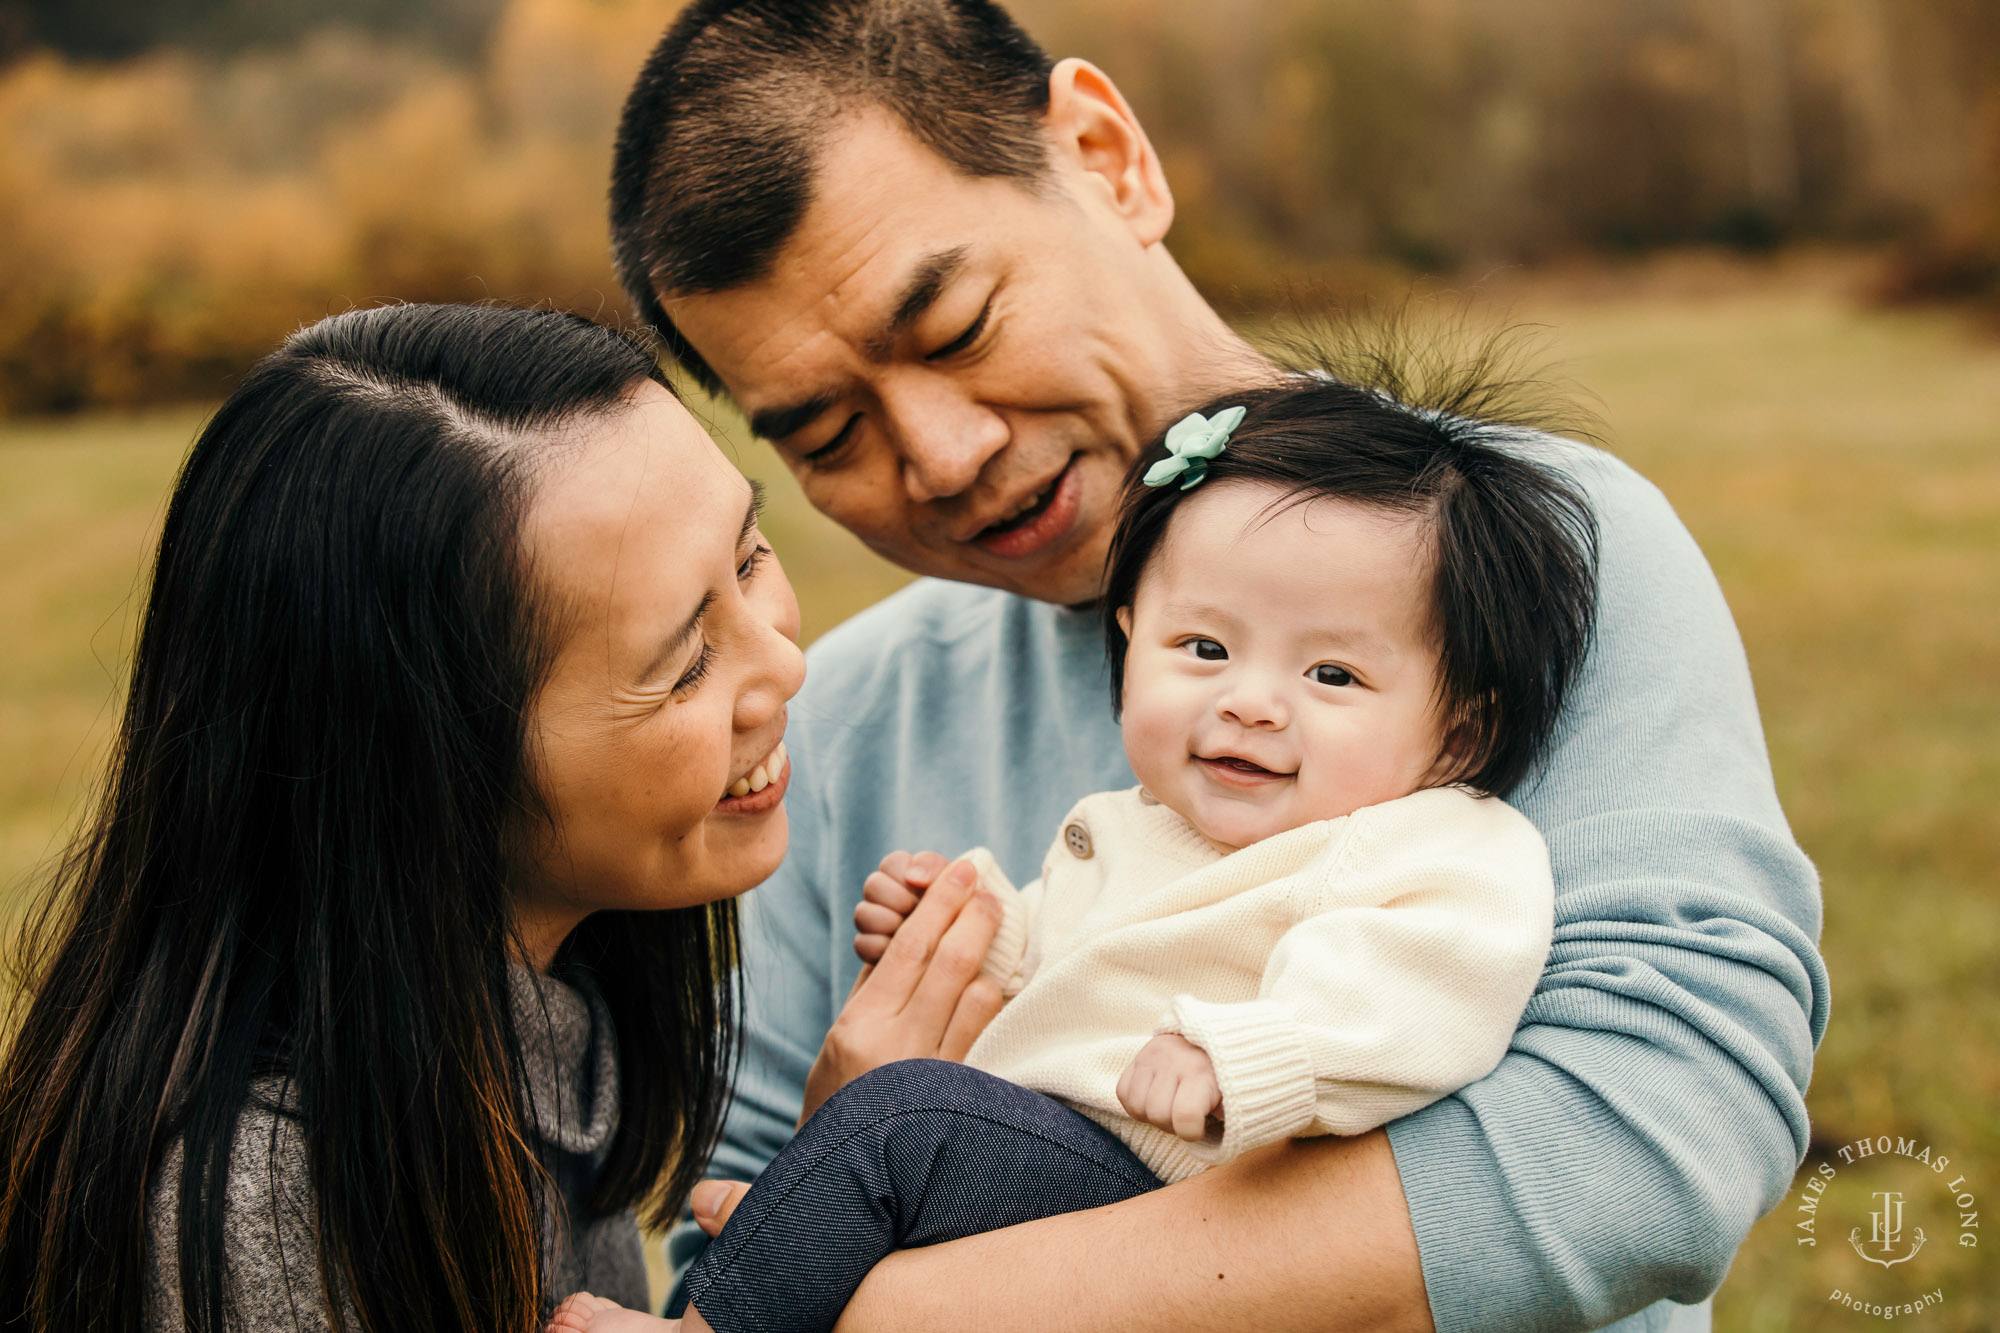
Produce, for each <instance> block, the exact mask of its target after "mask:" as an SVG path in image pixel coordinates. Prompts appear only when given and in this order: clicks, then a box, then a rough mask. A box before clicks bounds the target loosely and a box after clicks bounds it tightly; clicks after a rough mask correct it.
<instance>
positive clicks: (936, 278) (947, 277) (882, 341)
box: [861, 245, 966, 361]
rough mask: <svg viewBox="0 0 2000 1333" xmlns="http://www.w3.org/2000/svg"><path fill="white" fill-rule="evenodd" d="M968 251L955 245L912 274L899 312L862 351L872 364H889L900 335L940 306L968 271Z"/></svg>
mask: <svg viewBox="0 0 2000 1333" xmlns="http://www.w3.org/2000/svg"><path fill="white" fill-rule="evenodd" d="M965 258H966V248H965V247H964V246H962V245H955V246H953V247H952V248H951V249H949V250H940V251H938V252H937V253H936V254H934V255H928V256H926V257H925V258H924V261H923V262H922V263H920V264H918V265H917V267H916V270H915V271H914V272H912V273H911V274H910V280H909V281H908V282H906V283H904V284H903V293H902V295H901V296H899V297H897V298H896V308H895V310H894V311H892V312H891V313H890V315H889V323H888V324H887V325H886V326H885V327H884V328H883V330H882V332H880V333H878V334H876V335H875V336H874V337H872V338H870V339H869V340H868V341H867V342H866V343H865V344H863V346H862V349H861V350H862V351H863V352H864V353H865V354H866V355H867V357H868V359H869V360H871V361H886V360H887V359H888V357H889V352H890V349H891V348H893V347H894V346H895V342H896V335H897V334H899V333H901V332H902V331H903V330H905V329H907V328H909V327H910V325H912V324H914V323H916V322H917V317H918V316H920V315H922V314H923V313H924V311H926V310H929V309H930V308H931V307H932V306H933V305H936V304H937V299H938V297H940V296H942V295H943V294H944V289H945V285H946V284H947V283H949V282H950V281H951V280H952V279H953V278H955V277H957V276H958V271H959V270H960V269H962V268H964V267H965Z"/></svg>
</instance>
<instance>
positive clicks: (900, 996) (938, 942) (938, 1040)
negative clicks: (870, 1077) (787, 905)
mask: <svg viewBox="0 0 2000 1333" xmlns="http://www.w3.org/2000/svg"><path fill="white" fill-rule="evenodd" d="M978 884H979V877H978V876H977V875H976V874H974V873H973V870H972V867H971V866H969V865H966V864H964V863H963V862H958V863H955V864H953V865H951V866H950V867H948V868H946V869H945V871H944V872H943V873H942V874H940V875H939V876H938V878H937V880H936V881H935V882H934V883H932V884H931V885H930V886H929V887H928V888H927V889H925V891H924V894H923V897H922V899H921V900H920V901H919V902H917V904H916V905H915V907H914V908H912V909H911V911H910V913H909V915H908V916H907V917H906V918H904V919H903V921H902V923H901V925H900V926H899V928H898V929H897V930H896V932H895V934H894V935H893V936H892V937H891V938H890V939H889V943H888V945H887V946H886V947H885V948H884V949H883V952H882V961H881V962H879V963H875V964H872V965H870V966H867V967H864V968H862V969H861V975H860V976H858V977H856V978H855V980H854V989H853V990H852V991H850V992H848V996H847V1004H846V1005H845V1006H844V1007H842V1009H841V1011H840V1016H839V1017H838V1018H836V1019H834V1020H833V1027H832V1029H831V1030H830V1031H829V1032H828V1033H827V1034H826V1041H825V1042H824V1043H823V1044H822V1045H821V1046H820V1048H819V1059H817V1060H815V1061H814V1062H813V1067H812V1073H811V1074H809V1075H807V1077H806V1089H805V1104H804V1107H803V1108H802V1109H801V1110H800V1112H799V1123H800V1124H801V1125H803V1124H804V1123H805V1122H806V1121H807V1120H809V1119H811V1118H812V1113H813V1112H814V1111H817V1110H818V1109H819V1107H820V1103H822V1102H824V1101H825V1100H826V1099H827V1098H828V1097H831V1096H832V1095H833V1094H834V1093H836V1092H838V1091H839V1090H840V1089H841V1088H842V1087H844V1086H845V1085H846V1084H847V1083H849V1082H850V1081H852V1080H853V1079H856V1078H859V1077H860V1076H861V1075H863V1074H865V1073H867V1072H868V1071H869V1070H871V1069H875V1068H877V1067H879V1066H881V1065H886V1064H892V1063H894V1062H895V1061H897V1060H918V1059H932V1060H963V1059H964V1058H965V1053H966V1052H967V1051H969V1050H971V1049H972V1042H973V1039H974V1038H976V1037H977V1036H978V1035H979V1034H980V1033H981V1032H982V1031H984V1030H985V1028H986V1025H987V1024H988V1023H990V1022H992V1021H993V1016H994V1015H995V1014H997V1013H999V1012H1000V988H999V987H998V986H997V985H995V984H994V983H993V982H992V981H991V980H989V979H988V978H985V977H982V976H980V974H979V969H980V965H981V964H982V963H984V962H985V961H986V950H987V947H988V946H989V945H991V944H992V943H993V934H994V932H995V931H997V930H998V929H999V928H1000V904H999V903H997V902H995V901H994V900H993V899H992V897H990V896H989V895H987V894H984V893H980V892H979V891H978Z"/></svg>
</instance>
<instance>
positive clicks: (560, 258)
mask: <svg viewBox="0 0 2000 1333" xmlns="http://www.w3.org/2000/svg"><path fill="white" fill-rule="evenodd" d="M675 8H677V6H676V5H674V4H671V3H662V2H661V0H518V2H517V3H515V4H514V5H512V6H511V7H510V8H509V10H508V11H507V13H506V15H505V16H504V18H503V19H502V21H501V23H500V24H499V26H498V28H497V30H496V32H495V34H494V36H493V39H492V43H491V46H490V48H489V50H488V52H487V54H486V59H485V60H484V61H483V63H482V65H481V66H480V67H478V68H470V69H468V68H464V67H461V66H455V65H451V64H448V63H445V62H443V61H440V60H437V59H435V58H430V57H425V56H423V55H420V54H417V53H415V52H413V51H411V50H408V49H405V48H401V47H398V46H395V45H393V44H390V43H386V42H383V41H380V40H372V39H368V38H363V37H359V36H355V35H352V34H344V33H338V32H333V33H325V34H321V35H319V36H316V37H314V38H311V39H309V40H308V41H306V42H305V43H303V44H301V45H300V46H299V47H298V48H297V49H295V50H291V51H282V52H256V53H249V54H245V55H240V56H237V57H233V58H230V59H227V60H215V59H202V58H198V57H194V56H189V55H184V54H174V53H163V54H157V55H152V56H148V57H145V58H143V59H139V60H135V61H131V62H127V63H125V64H122V65H117V66H113V67H108V68H107V67H90V66H81V65H70V64H66V63H64V62H62V61H60V60H58V59H56V58H54V57H50V56H40V57H36V58H34V59H31V60H28V61H26V62H23V63H21V64H19V65H16V66H15V67H13V68H12V69H10V70H8V71H6V72H5V74H4V75H0V413H7V412H22V411H46V410H62V409H67V408H72V407H78V406H83V405H86V404H130V403H139V402H146V401H155V400H161V399H174V398H190V397H192V398H210V397H214V396H217V395H219V394H220V393H221V392H223V391H224V390H225V389H226V388H227V387H228V383H229V380H230V378H231V377H232V376H233V375H234V374H237V373H240V372H241V370H242V368H243V367H244V366H246V365H247V364H248V363H249V362H250V361H252V360H254V359H255V358H256V357H257V356H259V355H261V354H262V353H264V352H265V351H268V350H269V349H270V348H271V347H272V346H273V345H274V344H275V343H276V342H277V340H278V339H280V338H281V337H283V336H284V335H285V334H286V333H287V332H289V331H290V330H291V329H293V328H296V327H297V326H298V325H300V324H302V323H305V322H308V321H311V320H313V319H316V318H318V317H319V316H321V315H324V314H326V313H328V312H329V311H332V310H338V309H343V308H346V307H348V306H352V305H365V304H370V303H373V302H376V301H380V300H384V299H404V300H479V299H483V298H488V297H492V298H504V299H509V300H530V301H547V302H552V303H554V304H558V305H564V306H568V307H573V308H578V309H582V310H585V311H588V312H590V313H593V314H599V315H615V314H618V313H620V312H621V311H622V300H621V298H620V296H619V294H618V291H617V285H616V283H615V281H614V280H613V278H612V274H611V270H610V264H609V260H608V257H607V253H606V242H605V224H604V215H603V199H604V191H605V183H606V180H607V178H608V173H609V163H610V146H611V136H612V130H613V127H614V126H615V124H616V119H617V113H618V107H619V104H620V102H621V101H622V99H623V96H624V92H625V89H626V87H627V86H628V85H629V84H630V82H631V80H632V77H633V76H634V74H635V73H636V72H637V70H638V66H639V63H640V62H641V61H642V60H643V59H644V57H645V53H646V51H647V50H648V49H649V48H650V46H651V44H652V42H653V41H654V39H655V38H656V37H657V36H658V34H659V32H660V30H661V29H662V28H664V27H665V25H666V24H667V22H668V21H670V20H671V18H672V15H673V12H674V10H675Z"/></svg>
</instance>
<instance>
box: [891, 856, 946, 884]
mask: <svg viewBox="0 0 2000 1333" xmlns="http://www.w3.org/2000/svg"><path fill="white" fill-rule="evenodd" d="M950 864H951V862H950V861H948V860H946V859H945V858H944V857H943V856H942V855H940V854H939V853H937V852H918V853H917V854H916V855H915V856H912V857H911V858H910V863H909V864H908V865H906V866H904V867H903V876H902V878H903V882H904V883H905V884H908V885H909V886H910V887H911V888H914V889H924V888H929V887H930V885H931V884H933V883H935V882H936V880H937V877H938V876H939V875H940V874H942V873H943V872H944V868H945V867H946V866H948V865H950Z"/></svg>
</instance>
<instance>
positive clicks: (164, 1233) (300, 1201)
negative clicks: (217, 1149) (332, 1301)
mask: <svg viewBox="0 0 2000 1333" xmlns="http://www.w3.org/2000/svg"><path fill="white" fill-rule="evenodd" d="M287 1101H288V1098H287V1096H286V1090H285V1085H284V1082H283V1080H281V1079H277V1078H267V1079H259V1080H258V1081H257V1082H256V1083H255V1084H253V1085H252V1087H251V1092H250V1097H249V1100H248V1101H246V1102H245V1103H244V1106H243V1110H242V1112H241V1113H240V1114H239V1115H238V1116H237V1118H236V1130H235V1133H234V1135H233V1137H232V1138H231V1141H230V1148H229V1176H228V1183H227V1185H226V1186H225V1187H224V1191H223V1223H222V1245H223V1262H224V1265H225V1272H226V1275H227V1277H226V1280H227V1283H228V1299H229V1300H230V1302H231V1304H232V1305H233V1306H234V1308H235V1314H236V1316H237V1318H238V1321H239V1322H240V1323H241V1325H242V1326H244V1327H247V1328H265V1327H274V1328H278V1327H282V1328H296V1329H300V1330H308V1331H317V1330H321V1329H326V1328H328V1327H329V1324H328V1321H327V1318H326V1310H325V1304H324V1297H323V1296H322V1294H321V1284H320V1271H319V1230H318V1223H317V1221H316V1218H317V1209H316V1207H315V1205H314V1202H313V1191H312V1175H311V1166H310V1163H309V1161H308V1159H307V1156H306V1135H305V1129H304V1126H303V1125H302V1124H301V1123H300V1121H299V1119H298V1117H297V1116H296V1115H294V1114H293V1113H292V1112H291V1111H290V1110H289V1109H287ZM183 1169H184V1147H183V1144H182V1143H181V1142H179V1141H176V1142H175V1143H174V1144H173V1145H172V1146H170V1147H169V1148H168V1150H167V1153H166V1155H165V1157H164V1158H163V1160H162V1161H161V1164H160V1168H159V1170H158V1172H157V1173H156V1174H155V1175H154V1178H153V1183H152V1185H151V1187H150V1190H149V1193H148V1196H147V1205H146V1208H147V1226H146V1251H147V1252H146V1268H147V1301H146V1307H147V1308H146V1327H147V1328H148V1329H149V1330H179V1329H181V1328H183V1327H185V1321H184V1319H183V1317H182V1311H181V1276H180V1245H179V1235H180V1224H179V1213H180V1190H181V1178H182V1174H183Z"/></svg>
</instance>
